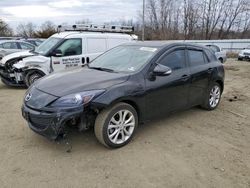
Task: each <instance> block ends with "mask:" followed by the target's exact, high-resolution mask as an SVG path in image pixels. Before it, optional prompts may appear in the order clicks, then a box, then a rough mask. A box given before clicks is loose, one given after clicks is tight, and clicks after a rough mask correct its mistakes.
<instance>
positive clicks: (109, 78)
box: [22, 42, 224, 148]
mask: <svg viewBox="0 0 250 188" xmlns="http://www.w3.org/2000/svg"><path fill="white" fill-rule="evenodd" d="M223 88H224V68H223V65H222V64H221V63H220V62H219V61H218V60H217V58H216V57H215V55H214V54H213V52H211V51H210V49H208V48H206V47H205V46H200V45H194V44H188V43H159V42H137V43H132V44H125V45H121V46H118V47H116V48H113V49H111V50H110V51H108V52H106V53H104V54H103V55H101V56H99V57H98V58H96V59H95V60H93V61H92V62H91V63H89V64H88V65H86V66H84V67H82V68H78V69H70V70H67V71H64V72H59V73H55V74H51V75H49V76H47V77H44V78H42V79H40V80H38V81H37V82H36V83H34V85H32V86H31V87H30V88H29V89H28V91H27V93H26V95H25V97H24V104H23V106H22V114H23V117H24V118H25V119H26V120H27V122H28V125H29V127H30V128H31V129H32V130H33V131H35V132H36V133H38V134H40V135H43V136H45V137H47V138H49V139H52V140H56V139H57V138H59V137H60V136H61V135H65V134H66V133H67V130H68V128H69V126H70V125H75V126H78V128H79V130H80V131H84V130H87V129H89V128H90V127H94V132H95V136H96V138H97V139H98V141H99V142H100V143H102V144H103V145H105V146H107V147H111V148H118V147H121V146H124V145H126V144H127V143H128V142H129V141H130V140H131V139H132V137H133V135H134V133H135V131H136V128H137V126H138V124H140V123H141V122H145V121H147V120H150V119H153V118H156V117H164V116H166V115H167V114H169V113H172V112H175V111H178V110H182V109H187V108H190V107H193V106H198V105H199V106H202V107H203V108H205V109H207V110H214V109H215V108H216V107H217V106H218V104H219V102H220V99H221V94H222V91H223Z"/></svg>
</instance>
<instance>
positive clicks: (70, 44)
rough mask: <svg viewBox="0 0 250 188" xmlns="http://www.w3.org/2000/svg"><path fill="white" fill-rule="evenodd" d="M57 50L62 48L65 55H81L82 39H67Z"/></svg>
mask: <svg viewBox="0 0 250 188" xmlns="http://www.w3.org/2000/svg"><path fill="white" fill-rule="evenodd" d="M57 50H61V52H62V55H63V56H72V55H81V54H82V39H67V40H65V41H64V42H63V43H62V44H61V45H60V46H59V47H58V48H57Z"/></svg>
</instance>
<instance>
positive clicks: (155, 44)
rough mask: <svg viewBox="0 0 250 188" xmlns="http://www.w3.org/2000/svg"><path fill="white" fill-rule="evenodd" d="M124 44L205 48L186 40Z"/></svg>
mask: <svg viewBox="0 0 250 188" xmlns="http://www.w3.org/2000/svg"><path fill="white" fill-rule="evenodd" d="M125 45H133V46H142V47H155V48H160V49H161V48H165V47H167V46H169V47H170V46H191V47H198V48H207V47H205V46H203V45H200V44H193V43H188V42H176V41H175V42H174V41H137V42H132V43H126V44H125Z"/></svg>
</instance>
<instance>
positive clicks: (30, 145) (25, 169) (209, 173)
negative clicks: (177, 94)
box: [0, 59, 250, 188]
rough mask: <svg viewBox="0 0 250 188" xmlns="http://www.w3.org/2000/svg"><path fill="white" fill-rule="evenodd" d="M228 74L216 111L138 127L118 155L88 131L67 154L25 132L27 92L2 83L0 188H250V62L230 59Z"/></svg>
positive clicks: (197, 110)
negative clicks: (22, 106) (24, 97)
mask: <svg viewBox="0 0 250 188" xmlns="http://www.w3.org/2000/svg"><path fill="white" fill-rule="evenodd" d="M225 67H226V83H225V92H224V94H223V99H222V101H221V104H220V106H219V108H218V109H217V110H215V111H212V112H207V111H204V110H202V109H200V108H193V109H191V110H188V111H184V112H180V113H177V114H174V115H171V116H170V117H167V118H166V119H164V120H159V121H155V122H151V123H148V124H146V125H142V126H140V128H139V130H138V131H137V134H136V136H135V138H134V139H133V141H132V142H131V143H130V144H129V145H128V146H126V147H123V148H121V149H118V150H108V149H106V148H104V147H103V146H102V145H100V144H99V143H98V142H97V141H96V139H95V137H94V133H93V130H90V131H88V132H85V133H81V134H80V133H77V132H76V131H75V132H74V131H73V132H72V133H71V134H70V135H69V138H70V140H71V143H72V146H73V150H72V152H71V153H67V152H66V151H65V146H64V145H63V144H57V143H53V142H50V141H47V140H46V139H44V138H43V137H40V136H38V135H37V134H35V133H33V132H32V131H31V130H30V129H29V128H28V127H27V125H26V122H25V121H24V120H23V118H22V117H21V113H20V107H21V104H22V98H23V95H24V93H25V90H24V89H15V88H8V87H6V86H4V85H3V84H2V83H1V82H0V185H1V187H25V188H28V187H32V188H33V187H115V188H116V187H237V188H238V187H250V116H249V114H250V62H238V61H233V60H231V59H229V60H228V61H227V63H226V65H225ZM236 97H237V98H236Z"/></svg>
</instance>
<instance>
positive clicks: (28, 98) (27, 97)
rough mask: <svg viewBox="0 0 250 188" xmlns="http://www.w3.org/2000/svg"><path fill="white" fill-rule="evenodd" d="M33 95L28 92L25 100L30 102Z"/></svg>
mask: <svg viewBox="0 0 250 188" xmlns="http://www.w3.org/2000/svg"><path fill="white" fill-rule="evenodd" d="M31 97H32V95H31V94H30V93H28V94H27V95H26V97H25V101H26V102H28V101H29V100H30V99H31Z"/></svg>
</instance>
